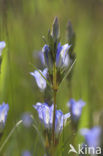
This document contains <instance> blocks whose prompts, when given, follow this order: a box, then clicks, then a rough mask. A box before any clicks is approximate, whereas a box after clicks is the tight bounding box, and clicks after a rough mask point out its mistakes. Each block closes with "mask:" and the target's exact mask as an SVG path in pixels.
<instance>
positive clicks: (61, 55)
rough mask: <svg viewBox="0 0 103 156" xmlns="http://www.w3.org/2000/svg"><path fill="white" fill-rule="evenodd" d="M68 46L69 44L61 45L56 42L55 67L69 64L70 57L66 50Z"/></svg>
mask: <svg viewBox="0 0 103 156" xmlns="http://www.w3.org/2000/svg"><path fill="white" fill-rule="evenodd" d="M70 47H71V46H70V45H68V44H65V45H63V46H61V44H60V43H58V46H57V54H56V65H57V67H67V66H68V65H69V64H70V58H69V54H68V50H69V48H70Z"/></svg>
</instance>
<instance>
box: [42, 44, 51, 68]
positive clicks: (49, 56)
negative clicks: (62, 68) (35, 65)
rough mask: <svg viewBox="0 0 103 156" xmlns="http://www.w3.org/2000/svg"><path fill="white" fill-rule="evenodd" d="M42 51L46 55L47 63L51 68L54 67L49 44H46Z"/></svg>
mask: <svg viewBox="0 0 103 156" xmlns="http://www.w3.org/2000/svg"><path fill="white" fill-rule="evenodd" d="M42 53H43V55H44V61H45V65H47V66H48V68H49V69H50V68H52V66H53V60H52V55H51V52H50V48H49V46H48V45H47V44H45V45H44V47H43V48H42ZM42 58H43V57H42Z"/></svg>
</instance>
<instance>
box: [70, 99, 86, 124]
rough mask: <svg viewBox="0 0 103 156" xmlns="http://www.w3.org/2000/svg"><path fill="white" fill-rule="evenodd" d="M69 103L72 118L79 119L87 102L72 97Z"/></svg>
mask: <svg viewBox="0 0 103 156" xmlns="http://www.w3.org/2000/svg"><path fill="white" fill-rule="evenodd" d="M67 105H68V106H69V108H70V112H71V116H72V119H73V120H74V121H78V120H79V118H80V116H81V113H82V108H83V107H84V106H85V102H84V101H82V100H79V101H75V100H74V99H71V100H70V101H69V102H68V104H67Z"/></svg>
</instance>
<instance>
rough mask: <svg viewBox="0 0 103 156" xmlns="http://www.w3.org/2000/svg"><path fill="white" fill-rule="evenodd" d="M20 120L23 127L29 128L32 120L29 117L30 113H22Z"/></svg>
mask: <svg viewBox="0 0 103 156" xmlns="http://www.w3.org/2000/svg"><path fill="white" fill-rule="evenodd" d="M22 120H23V125H24V126H25V127H27V128H29V127H30V126H31V124H32V122H33V120H32V118H31V116H30V113H28V112H26V113H23V115H22Z"/></svg>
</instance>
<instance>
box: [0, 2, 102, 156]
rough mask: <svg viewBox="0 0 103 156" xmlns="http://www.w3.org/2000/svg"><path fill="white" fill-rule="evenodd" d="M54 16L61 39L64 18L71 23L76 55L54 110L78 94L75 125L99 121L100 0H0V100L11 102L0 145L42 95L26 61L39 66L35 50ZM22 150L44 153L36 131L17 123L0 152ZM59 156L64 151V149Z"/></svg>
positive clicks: (10, 154)
mask: <svg viewBox="0 0 103 156" xmlns="http://www.w3.org/2000/svg"><path fill="white" fill-rule="evenodd" d="M55 16H58V18H59V22H60V29H61V42H62V43H66V42H67V40H66V31H65V30H66V26H67V22H68V20H70V21H71V22H72V25H73V28H74V31H75V33H76V46H75V52H76V56H77V62H76V65H75V67H74V71H73V77H72V97H70V95H71V94H70V92H71V91H70V90H69V89H68V82H67V81H65V82H64V83H63V84H62V87H61V89H60V91H59V92H58V99H57V104H58V108H60V109H62V110H63V112H68V108H67V106H66V103H67V102H68V100H69V98H75V99H76V100H78V99H80V98H82V99H83V100H84V101H86V103H87V105H86V107H85V108H84V110H83V114H82V119H81V124H80V127H91V126H93V125H96V124H98V121H99V114H100V112H101V111H102V109H103V95H102V94H103V52H102V50H103V1H102V0H98V1H97V0H29V1H28V0H9V1H8V0H0V41H2V40H5V41H6V43H7V49H5V50H4V51H3V61H2V65H1V74H0V102H1V103H2V102H3V101H5V102H8V103H9V106H10V110H9V115H8V120H7V123H6V127H5V130H4V135H3V138H2V140H1V144H2V142H3V141H4V140H5V138H6V136H7V135H8V133H9V132H10V130H11V129H12V127H13V126H14V125H15V123H16V122H17V121H19V120H20V118H21V115H22V113H23V112H31V113H32V114H35V111H34V109H33V107H32V105H33V104H35V103H36V102H38V101H41V102H43V94H42V93H40V91H39V89H38V88H37V86H36V83H35V81H34V79H33V78H32V77H31V76H30V75H29V72H31V71H33V70H34V69H33V67H32V66H31V65H30V64H35V66H36V65H37V64H38V61H37V59H36V57H35V56H36V55H37V53H36V51H38V50H41V49H42V47H43V45H44V42H43V40H42V36H43V35H44V36H46V35H47V32H48V29H49V28H50V27H51V26H52V21H53V19H54V17H55ZM35 116H37V114H35ZM67 132H68V130H67ZM78 141H79V140H78ZM25 149H28V150H30V151H32V153H35V154H34V155H35V156H36V155H38V156H39V155H40V156H41V155H43V153H44V151H43V149H42V146H41V142H40V139H39V137H38V135H37V133H36V131H35V130H34V129H33V128H30V129H25V128H24V127H23V126H21V127H20V128H18V129H17V130H16V131H15V133H14V135H13V136H12V137H11V139H10V140H9V142H8V143H7V145H6V146H5V148H4V150H3V152H2V154H1V155H3V156H20V155H21V152H22V151H23V150H25ZM68 149H69V146H68ZM64 155H65V156H66V155H68V154H67V153H66V152H65V154H64Z"/></svg>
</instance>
